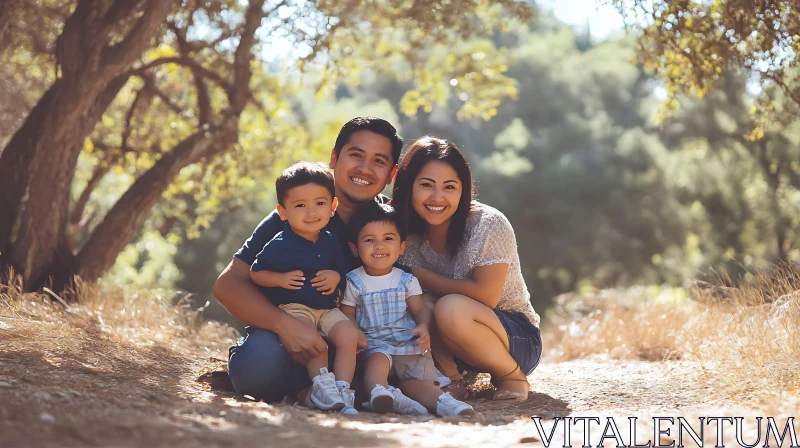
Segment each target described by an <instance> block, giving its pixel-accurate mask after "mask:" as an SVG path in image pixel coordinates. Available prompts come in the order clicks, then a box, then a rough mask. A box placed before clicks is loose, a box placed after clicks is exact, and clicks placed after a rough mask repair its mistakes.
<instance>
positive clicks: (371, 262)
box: [350, 221, 406, 271]
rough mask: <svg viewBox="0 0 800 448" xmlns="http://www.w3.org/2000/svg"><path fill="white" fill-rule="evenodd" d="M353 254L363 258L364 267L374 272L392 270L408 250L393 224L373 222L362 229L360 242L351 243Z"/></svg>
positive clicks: (359, 237)
mask: <svg viewBox="0 0 800 448" xmlns="http://www.w3.org/2000/svg"><path fill="white" fill-rule="evenodd" d="M350 248H351V249H353V254H355V255H356V256H357V257H359V258H361V261H362V262H363V263H364V266H366V267H369V268H372V269H373V270H381V271H385V270H391V268H392V266H394V263H395V262H396V261H397V259H398V258H400V255H402V254H403V252H404V251H405V250H406V242H405V241H401V240H400V232H398V231H397V226H396V225H395V224H394V223H392V222H385V221H377V222H371V223H369V224H367V225H366V226H364V228H363V229H361V232H360V233H359V234H358V241H357V242H356V244H355V245H354V244H353V243H350Z"/></svg>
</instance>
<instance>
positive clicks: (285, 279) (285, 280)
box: [278, 270, 306, 291]
mask: <svg viewBox="0 0 800 448" xmlns="http://www.w3.org/2000/svg"><path fill="white" fill-rule="evenodd" d="M279 280H280V282H279V284H278V286H279V287H281V288H284V289H291V290H294V291H296V290H298V289H300V288H302V287H303V283H305V281H306V278H305V277H303V271H300V270H297V271H292V272H286V273H283V274H281V276H280V278H279Z"/></svg>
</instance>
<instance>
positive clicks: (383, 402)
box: [369, 384, 394, 414]
mask: <svg viewBox="0 0 800 448" xmlns="http://www.w3.org/2000/svg"><path fill="white" fill-rule="evenodd" d="M369 406H370V408H372V412H374V413H376V414H385V413H387V412H390V411H391V410H392V407H393V406H394V395H393V394H392V392H391V391H390V390H389V389H387V388H385V387H383V386H381V385H380V384H376V385H375V387H373V388H372V392H370V394H369Z"/></svg>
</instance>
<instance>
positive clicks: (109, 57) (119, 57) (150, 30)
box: [103, 0, 175, 66]
mask: <svg viewBox="0 0 800 448" xmlns="http://www.w3.org/2000/svg"><path fill="white" fill-rule="evenodd" d="M120 1H123V0H120ZM173 6H175V2H174V1H173V0H150V1H148V2H147V6H146V7H145V10H144V12H143V13H142V16H141V17H140V18H139V20H138V21H137V22H136V24H135V25H134V26H133V27H132V28H131V30H130V31H129V32H128V34H127V35H126V36H125V38H124V39H123V40H122V41H121V42H120V43H118V44H116V45H113V46H111V47H107V48H106V49H105V51H104V52H103V53H104V54H103V63H104V65H110V66H115V65H123V64H125V63H126V61H127V60H128V58H131V57H138V56H139V55H141V54H142V52H144V50H145V49H146V48H147V46H148V45H149V44H150V37H151V36H152V35H153V34H154V33H155V31H156V30H157V29H158V28H159V27H160V26H161V25H162V24H163V23H164V20H165V19H166V18H167V15H168V14H169V12H170V11H171V10H172V9H173Z"/></svg>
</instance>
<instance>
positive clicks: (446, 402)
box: [436, 392, 475, 417]
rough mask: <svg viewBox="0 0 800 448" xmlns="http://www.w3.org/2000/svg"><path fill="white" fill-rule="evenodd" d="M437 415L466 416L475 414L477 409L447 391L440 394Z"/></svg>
mask: <svg viewBox="0 0 800 448" xmlns="http://www.w3.org/2000/svg"><path fill="white" fill-rule="evenodd" d="M436 415H438V416H440V417H451V416H455V415H458V416H461V417H465V416H467V415H475V410H474V409H472V406H470V405H468V404H467V403H464V402H463V401H458V400H456V399H455V398H453V396H452V395H450V394H449V393H447V392H445V393H443V394H442V395H439V400H438V402H437V403H436Z"/></svg>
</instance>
